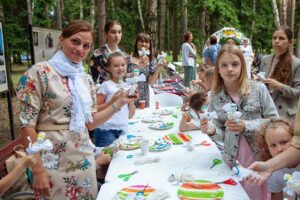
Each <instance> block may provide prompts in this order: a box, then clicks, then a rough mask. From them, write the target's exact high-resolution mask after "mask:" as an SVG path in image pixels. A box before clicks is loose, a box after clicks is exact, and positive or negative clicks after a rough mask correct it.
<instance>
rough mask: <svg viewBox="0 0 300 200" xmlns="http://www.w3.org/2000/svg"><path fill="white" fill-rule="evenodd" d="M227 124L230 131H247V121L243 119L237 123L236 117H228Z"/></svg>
mask: <svg viewBox="0 0 300 200" xmlns="http://www.w3.org/2000/svg"><path fill="white" fill-rule="evenodd" d="M225 126H226V127H227V128H228V130H229V131H231V132H235V133H242V132H244V131H245V123H244V121H243V120H239V121H238V123H237V122H236V120H235V119H228V120H226V122H225Z"/></svg>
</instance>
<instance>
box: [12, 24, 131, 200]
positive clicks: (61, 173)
mask: <svg viewBox="0 0 300 200" xmlns="http://www.w3.org/2000/svg"><path fill="white" fill-rule="evenodd" d="M93 40H94V38H93V34H92V28H91V26H90V25H89V24H88V23H86V22H84V21H73V22H71V23H69V24H68V25H67V26H66V27H65V29H64V30H63V32H62V34H61V36H60V48H59V50H58V51H57V52H56V54H55V55H54V56H53V57H52V58H51V59H50V60H49V61H47V62H42V63H38V64H36V65H34V66H32V67H31V68H30V69H29V70H28V71H27V72H26V73H25V74H24V75H23V76H22V77H21V79H20V82H19V85H18V87H17V92H18V98H19V99H20V100H21V103H22V109H21V113H20V121H21V127H22V128H21V135H22V137H23V138H24V141H26V140H27V137H28V136H29V137H30V138H31V139H32V140H33V141H35V140H36V134H37V132H38V131H43V132H45V133H46V138H47V139H50V141H51V142H52V143H53V145H54V149H53V150H52V151H49V152H43V153H42V154H41V156H40V158H39V161H38V164H37V165H36V166H35V167H33V168H32V170H33V177H34V178H33V179H34V180H33V188H34V192H35V195H36V197H37V198H47V199H55V200H58V199H96V197H97V184H96V173H95V170H96V166H95V159H94V154H93V146H92V143H91V141H90V138H89V134H88V129H90V130H92V129H94V128H96V127H97V126H98V125H99V124H101V123H103V122H105V121H106V120H108V119H109V118H110V117H111V116H112V115H113V114H114V113H115V112H116V111H117V110H118V109H119V108H121V107H122V106H123V105H125V104H127V103H129V102H131V101H134V100H135V99H129V98H127V97H126V94H124V95H122V97H121V98H119V99H118V100H117V101H116V102H115V103H114V104H113V106H110V107H107V108H106V109H105V110H103V111H102V112H98V113H96V112H95V111H96V107H95V95H96V93H95V92H96V89H95V87H94V85H93V81H92V80H91V78H90V77H89V76H88V75H87V74H86V73H85V72H84V68H83V65H82V60H84V59H85V58H86V56H87V54H88V53H89V51H90V48H91V46H92V43H93ZM87 128H88V129H87Z"/></svg>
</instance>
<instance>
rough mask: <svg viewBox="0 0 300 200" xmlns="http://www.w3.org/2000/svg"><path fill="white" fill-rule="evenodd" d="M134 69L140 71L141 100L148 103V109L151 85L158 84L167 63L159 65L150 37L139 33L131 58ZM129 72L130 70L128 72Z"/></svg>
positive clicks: (139, 89)
mask: <svg viewBox="0 0 300 200" xmlns="http://www.w3.org/2000/svg"><path fill="white" fill-rule="evenodd" d="M130 60H131V63H132V68H135V69H139V70H140V77H141V76H143V77H144V78H139V79H140V80H139V82H138V91H139V99H138V101H140V100H145V101H146V107H149V106H150V93H149V85H153V84H154V83H156V81H157V78H158V75H159V73H160V70H161V69H162V68H163V66H164V65H165V64H166V63H165V61H163V62H162V63H157V60H156V59H155V58H154V55H153V52H152V44H151V38H150V35H148V34H147V33H139V34H138V35H137V37H136V40H135V44H134V52H133V54H132V56H131V59H130ZM127 71H128V70H127ZM137 103H139V102H137Z"/></svg>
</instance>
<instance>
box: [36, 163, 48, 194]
mask: <svg viewBox="0 0 300 200" xmlns="http://www.w3.org/2000/svg"><path fill="white" fill-rule="evenodd" d="M33 177H34V178H33V184H32V187H33V190H34V196H35V198H36V199H40V198H43V197H44V198H47V197H49V196H50V181H49V177H48V174H47V172H46V170H45V169H44V167H40V168H39V169H38V171H33Z"/></svg>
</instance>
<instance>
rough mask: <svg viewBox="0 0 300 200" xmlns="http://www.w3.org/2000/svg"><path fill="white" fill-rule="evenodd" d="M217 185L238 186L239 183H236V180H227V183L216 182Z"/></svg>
mask: <svg viewBox="0 0 300 200" xmlns="http://www.w3.org/2000/svg"><path fill="white" fill-rule="evenodd" d="M215 184H225V185H237V183H236V182H235V180H233V179H232V178H230V179H227V180H225V181H220V182H216V183H215Z"/></svg>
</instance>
